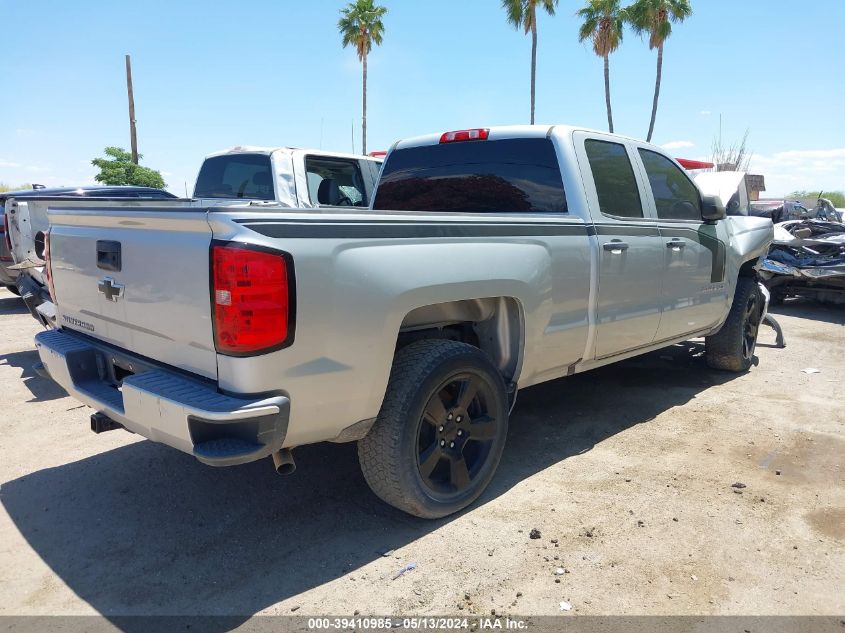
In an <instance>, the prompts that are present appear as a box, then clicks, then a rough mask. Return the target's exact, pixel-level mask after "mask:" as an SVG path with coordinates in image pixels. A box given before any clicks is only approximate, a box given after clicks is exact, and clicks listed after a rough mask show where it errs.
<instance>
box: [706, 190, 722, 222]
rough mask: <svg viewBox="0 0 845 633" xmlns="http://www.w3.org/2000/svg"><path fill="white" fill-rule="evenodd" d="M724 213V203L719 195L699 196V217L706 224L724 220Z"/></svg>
mask: <svg viewBox="0 0 845 633" xmlns="http://www.w3.org/2000/svg"><path fill="white" fill-rule="evenodd" d="M726 215H727V214H726V213H725V205H724V204H722V199H721V198H720V197H719V196H706V195H703V196H701V219H702V220H704V221H705V222H706V223H707V224H716V222H718V221H719V220H724V219H725V216H726Z"/></svg>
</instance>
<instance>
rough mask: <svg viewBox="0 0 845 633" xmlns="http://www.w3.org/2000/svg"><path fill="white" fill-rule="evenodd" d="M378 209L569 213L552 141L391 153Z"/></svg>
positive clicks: (377, 200) (486, 143)
mask: <svg viewBox="0 0 845 633" xmlns="http://www.w3.org/2000/svg"><path fill="white" fill-rule="evenodd" d="M373 208H374V209H376V210H395V211H435V212H436V211H451V212H461V213H522V212H525V213H567V206H566V195H565V193H564V188H563V180H562V177H561V172H560V165H559V164H558V160H557V155H556V153H555V150H554V145H553V144H552V142H551V140H549V139H546V138H522V139H502V140H478V141H465V142H456V143H445V144H438V145H426V146H421V147H407V148H402V149H397V150H394V151H393V152H391V154H390V156H389V158H388V159H387V162H386V163H385V164H384V168H383V169H382V174H381V178H380V180H379V186H378V189H377V190H376V197H375V200H374V201H373Z"/></svg>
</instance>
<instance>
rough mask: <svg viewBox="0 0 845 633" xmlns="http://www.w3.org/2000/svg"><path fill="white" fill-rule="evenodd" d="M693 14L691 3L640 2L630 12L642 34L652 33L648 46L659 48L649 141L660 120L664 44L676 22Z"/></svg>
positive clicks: (675, 0) (674, 0)
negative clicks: (658, 117) (655, 121)
mask: <svg viewBox="0 0 845 633" xmlns="http://www.w3.org/2000/svg"><path fill="white" fill-rule="evenodd" d="M690 15H692V7H691V6H690V2H689V0H637V1H636V2H635V3H634V4H633V5H632V6H631V7H629V9H628V18H629V21H630V23H631V25H632V26H633V27H634V30H635V31H636V32H637V33H639V34H641V35H642V34H644V33H647V34H648V47H649V48H650V49H651V50H654V49H655V48H656V49H657V78H656V79H655V82H654V102H653V103H652V106H651V123H649V126H648V137H647V140H649V141H650V140H651V135H652V134H653V133H654V120H655V119H656V118H657V100H658V99H659V98H660V80H661V79H662V76H663V44H664V43H665V42H666V40H667V39H668V38H669V36H670V35H671V34H672V23H673V22H683V21H684V20H685V19H687V18H688V17H689V16H690Z"/></svg>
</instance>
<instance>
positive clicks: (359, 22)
mask: <svg viewBox="0 0 845 633" xmlns="http://www.w3.org/2000/svg"><path fill="white" fill-rule="evenodd" d="M386 14H387V9H386V8H385V7H380V6H377V5H376V4H375V3H374V1H373V0H356V1H355V2H350V3H349V4H348V5H347V6H346V7H344V8H343V9H341V10H340V16H341V17H340V20H338V22H337V29H338V31H340V34H341V36H342V37H343V48H346V47H347V46H354V47H355V50H356V51H357V52H358V61H360V62H361V64H362V66H363V69H364V88H363V98H362V101H363V108H362V110H363V118H362V123H361V138H362V139H363V140H362V152H361V153H362V154H366V153H367V55H369V54H370V50H371V49H372V47H373V44H375V45H376V46H380V45H381V41H382V36H383V35H384V24H383V23H382V21H381V20H382V18H383V17H384V16H385V15H386Z"/></svg>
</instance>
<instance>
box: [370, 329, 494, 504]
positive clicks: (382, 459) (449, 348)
mask: <svg viewBox="0 0 845 633" xmlns="http://www.w3.org/2000/svg"><path fill="white" fill-rule="evenodd" d="M507 429H508V398H507V391H506V388H505V383H504V380H503V379H502V375H501V374H500V373H499V371H498V369H497V368H496V367H495V366H494V365H493V363H492V362H491V361H490V359H489V358H488V357H487V355H486V354H484V353H483V352H482V351H481V350H479V349H478V348H476V347H473V346H471V345H467V344H465V343H459V342H457V341H445V340H424V341H418V342H416V343H412V344H410V345H408V346H407V347H404V348H403V349H401V350H400V351H399V352H397V354H396V357H395V359H394V361H393V368H392V370H391V372H390V381H389V382H388V385H387V392H386V394H385V396H384V401H383V403H382V406H381V410H380V411H379V415H378V417H377V418H376V422H375V424H374V425H373V427H372V429H371V430H370V432H369V433H368V434H367V436H366V437H364V438H363V439H362V440H360V441H359V442H358V459H359V461H360V463H361V470H362V472H363V473H364V478H365V479H366V480H367V483H368V484H369V486H370V488H371V489H372V491H373V492H374V493H375V494H376V495H377V496H378V497H380V498H381V499H382V500H383V501H385V502H387V503H389V504H390V505H392V506H394V507H396V508H399V509H400V510H402V511H404V512H407V513H408V514H412V515H414V516H417V517H422V518H426V519H436V518H440V517H444V516H446V515H449V514H452V513H454V512H458V511H459V510H462V509H463V508H465V507H467V506H468V505H469V504H471V503H472V502H473V501H475V500H476V499H477V498H478V497H479V495H481V493H482V492H483V491H484V489H485V488H486V487H487V485H488V484H489V483H490V480H491V479H492V478H493V475H494V473H495V472H496V467H497V466H498V465H499V459H500V458H501V456H502V451H503V449H504V446H505V437H506V435H507Z"/></svg>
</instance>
